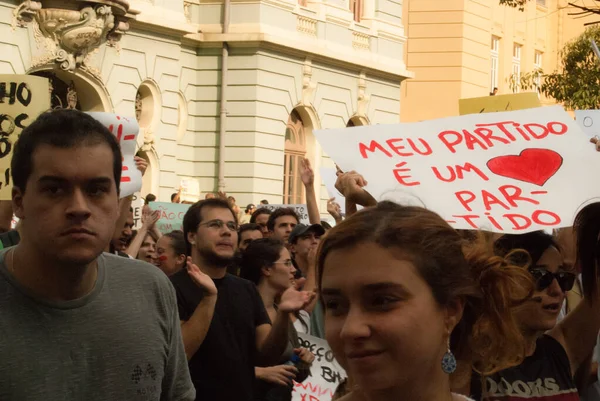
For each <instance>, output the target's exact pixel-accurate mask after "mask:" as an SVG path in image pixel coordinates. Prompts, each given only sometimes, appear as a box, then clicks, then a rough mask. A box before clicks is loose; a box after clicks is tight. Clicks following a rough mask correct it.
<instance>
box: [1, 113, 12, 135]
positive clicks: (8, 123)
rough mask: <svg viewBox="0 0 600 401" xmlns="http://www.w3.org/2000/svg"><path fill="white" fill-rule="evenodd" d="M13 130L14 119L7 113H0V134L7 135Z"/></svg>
mask: <svg viewBox="0 0 600 401" xmlns="http://www.w3.org/2000/svg"><path fill="white" fill-rule="evenodd" d="M13 132H15V120H14V119H13V118H12V117H11V116H9V115H8V114H0V135H3V136H9V135H12V133H13Z"/></svg>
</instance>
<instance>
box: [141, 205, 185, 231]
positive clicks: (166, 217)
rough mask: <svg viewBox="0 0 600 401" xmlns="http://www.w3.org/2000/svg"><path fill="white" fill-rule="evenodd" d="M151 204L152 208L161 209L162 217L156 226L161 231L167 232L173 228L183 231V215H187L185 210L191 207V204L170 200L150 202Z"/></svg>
mask: <svg viewBox="0 0 600 401" xmlns="http://www.w3.org/2000/svg"><path fill="white" fill-rule="evenodd" d="M149 206H150V209H152V210H159V211H160V218H159V219H158V222H157V223H156V227H157V228H158V230H159V231H160V232H161V233H163V234H167V233H170V232H171V231H173V230H182V231H183V216H185V212H187V210H188V209H189V208H190V205H186V204H182V203H169V202H150V204H149Z"/></svg>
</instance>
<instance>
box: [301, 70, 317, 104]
mask: <svg viewBox="0 0 600 401" xmlns="http://www.w3.org/2000/svg"><path fill="white" fill-rule="evenodd" d="M316 89H317V84H316V83H314V82H312V60H311V59H309V58H306V60H304V65H303V66H302V100H301V104H302V105H305V106H308V105H311V104H312V101H313V99H314V97H315V90H316Z"/></svg>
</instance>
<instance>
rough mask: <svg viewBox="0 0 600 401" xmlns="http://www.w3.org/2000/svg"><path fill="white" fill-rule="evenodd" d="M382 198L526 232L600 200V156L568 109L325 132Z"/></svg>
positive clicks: (329, 149)
mask: <svg viewBox="0 0 600 401" xmlns="http://www.w3.org/2000/svg"><path fill="white" fill-rule="evenodd" d="M314 134H315V136H316V138H317V140H318V141H319V142H320V144H321V146H322V147H323V150H324V151H325V152H326V153H327V154H328V155H329V156H330V157H331V158H332V159H333V160H334V161H335V162H336V163H337V164H338V165H340V167H341V168H342V169H344V170H356V171H358V172H359V173H361V174H362V175H363V176H364V177H365V179H366V180H367V181H368V182H369V186H368V187H367V190H368V191H369V192H370V193H371V194H372V195H373V196H374V197H375V199H377V200H385V199H389V200H393V201H396V202H398V203H401V204H409V205H418V206H423V207H426V208H428V209H431V210H433V211H435V212H436V213H438V214H440V215H441V216H442V217H443V218H444V219H445V220H446V221H448V222H449V223H450V224H451V225H452V226H454V227H455V228H460V229H484V230H489V231H494V232H499V233H515V234H518V233H526V232H530V231H534V230H541V229H554V228H560V227H569V226H571V225H572V223H573V220H574V218H575V215H576V214H577V212H578V211H579V210H580V209H581V208H582V207H583V206H584V205H586V204H588V203H590V202H592V201H600V188H598V187H597V186H596V185H592V183H591V182H590V178H589V175H588V174H585V172H586V171H599V170H600V154H598V153H597V152H596V150H595V148H594V146H593V145H591V144H590V143H589V140H588V139H587V138H586V136H585V135H584V134H583V133H582V132H581V129H580V128H579V127H578V125H577V123H575V121H573V119H572V118H571V117H570V116H569V115H568V114H567V113H566V112H565V111H564V110H563V109H562V108H561V107H560V106H554V107H543V108H537V109H528V110H520V111H513V112H506V113H490V114H471V115H467V116H462V117H451V118H445V119H439V120H433V121H425V122H421V123H409V124H397V125H387V126H386V125H377V126H366V127H355V128H347V129H339V130H327V131H316V132H315V133H314Z"/></svg>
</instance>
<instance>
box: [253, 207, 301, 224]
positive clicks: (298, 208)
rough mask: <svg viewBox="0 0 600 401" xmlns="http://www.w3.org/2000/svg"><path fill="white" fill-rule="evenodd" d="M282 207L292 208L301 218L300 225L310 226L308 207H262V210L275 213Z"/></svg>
mask: <svg viewBox="0 0 600 401" xmlns="http://www.w3.org/2000/svg"><path fill="white" fill-rule="evenodd" d="M282 207H291V208H292V209H294V210H295V211H296V213H298V217H300V221H299V223H302V224H310V222H309V220H308V209H307V208H306V205H271V204H269V205H260V208H265V209H269V210H270V211H272V212H273V211H275V210H277V209H281V208H282Z"/></svg>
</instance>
